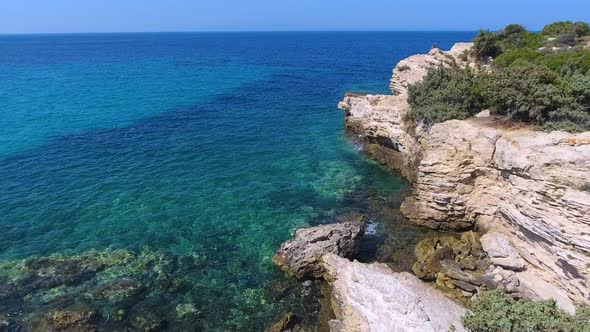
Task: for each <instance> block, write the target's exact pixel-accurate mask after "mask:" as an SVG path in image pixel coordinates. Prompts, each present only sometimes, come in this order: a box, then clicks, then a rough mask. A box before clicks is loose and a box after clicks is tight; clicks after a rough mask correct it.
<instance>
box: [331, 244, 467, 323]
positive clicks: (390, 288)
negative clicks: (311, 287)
mask: <svg viewBox="0 0 590 332" xmlns="http://www.w3.org/2000/svg"><path fill="white" fill-rule="evenodd" d="M323 264H324V267H325V269H326V274H325V279H326V280H327V281H328V283H329V284H330V288H331V291H332V296H331V301H332V308H333V309H334V313H335V315H336V319H334V320H331V321H330V329H331V331H332V332H365V331H374V332H388V331H392V332H394V331H425V332H428V331H450V330H452V328H454V329H455V330H456V331H465V329H464V328H463V325H462V323H461V317H462V316H463V315H464V314H465V313H466V310H465V309H464V308H463V307H461V306H460V305H459V304H457V303H455V302H453V301H451V300H450V299H448V298H447V297H445V296H444V295H443V294H442V293H441V292H440V291H437V290H436V289H434V288H432V287H429V286H428V285H427V284H425V283H423V282H421V281H420V280H419V279H418V278H416V277H415V276H413V275H411V274H409V273H406V272H401V273H394V272H392V271H391V269H389V268H388V267H387V266H386V265H385V264H379V263H373V264H363V263H359V262H356V261H355V262H351V261H349V260H348V259H345V258H341V257H338V256H336V255H333V254H328V255H325V256H324V257H323Z"/></svg>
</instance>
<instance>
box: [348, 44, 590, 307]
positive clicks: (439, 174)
mask: <svg viewBox="0 0 590 332" xmlns="http://www.w3.org/2000/svg"><path fill="white" fill-rule="evenodd" d="M470 47H471V45H470V44H469V43H462V44H457V45H455V46H454V47H453V48H452V49H451V50H450V51H448V52H443V51H441V50H439V49H433V50H431V51H430V53H429V54H427V55H415V56H412V57H410V58H408V59H406V60H403V61H401V62H400V63H399V64H398V65H397V66H396V69H395V70H394V75H393V78H392V80H391V85H390V86H391V89H392V92H393V93H394V95H358V94H347V95H346V96H345V98H344V100H343V101H342V102H341V103H340V104H339V107H340V108H341V109H343V110H344V111H345V112H346V116H345V122H346V126H347V127H348V128H349V130H351V131H352V132H355V133H358V134H360V135H362V136H363V137H364V139H365V141H366V147H367V152H368V153H369V154H370V155H371V156H373V157H374V158H375V159H377V160H379V161H380V162H382V163H384V164H386V165H389V166H390V167H392V168H394V169H396V170H398V171H400V172H401V174H402V175H403V176H405V177H406V178H407V179H408V180H409V181H410V182H412V184H413V190H412V193H411V195H410V196H409V197H407V199H406V200H405V202H404V203H403V205H402V212H403V213H404V215H405V216H406V217H407V218H408V219H410V220H411V221H413V222H416V223H418V224H422V225H425V226H428V227H432V228H435V229H449V230H466V229H471V228H474V227H477V228H479V229H481V230H484V231H487V232H494V233H495V234H500V235H502V236H504V237H505V238H506V239H508V241H509V242H510V244H511V245H512V246H514V248H516V250H517V251H518V254H519V255H520V256H521V257H522V258H523V259H524V261H525V264H524V266H523V267H522V268H519V269H516V270H517V271H516V275H517V276H518V279H519V283H520V284H522V285H523V286H526V287H525V288H526V289H527V290H528V291H527V292H526V294H525V295H526V296H527V297H530V298H554V299H556V300H557V301H558V303H559V304H560V305H561V306H562V307H563V308H565V309H567V310H569V311H572V310H573V305H572V302H579V303H584V302H585V303H590V292H589V285H590V284H589V283H590V132H584V133H578V134H570V133H566V132H551V133H548V132H540V131H535V130H533V129H531V128H518V129H514V128H504V127H500V126H498V125H497V123H496V122H494V121H493V119H492V118H490V117H489V116H486V115H485V112H484V113H482V116H480V117H476V118H473V119H467V120H452V121H447V122H443V123H439V124H436V125H434V126H432V127H431V128H424V127H422V126H420V125H417V126H416V125H415V124H412V123H408V122H407V121H405V115H406V113H407V112H408V110H409V105H408V102H407V91H408V90H407V88H408V85H410V84H412V83H415V82H418V81H420V80H421V79H422V78H423V77H424V75H425V74H426V72H427V71H428V69H429V68H431V67H433V66H438V65H443V66H450V65H457V66H463V67H465V66H471V67H473V66H474V63H473V62H472V61H470V59H469V57H468V56H467V53H466V50H468V49H469V48H470ZM488 255H490V253H488Z"/></svg>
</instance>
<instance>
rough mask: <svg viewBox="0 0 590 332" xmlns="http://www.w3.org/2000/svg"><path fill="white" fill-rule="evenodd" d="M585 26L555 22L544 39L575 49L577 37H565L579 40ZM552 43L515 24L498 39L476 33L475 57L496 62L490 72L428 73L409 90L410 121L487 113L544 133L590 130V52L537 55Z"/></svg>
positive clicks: (430, 121) (564, 50)
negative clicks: (570, 44)
mask: <svg viewBox="0 0 590 332" xmlns="http://www.w3.org/2000/svg"><path fill="white" fill-rule="evenodd" d="M586 26H587V24H583V23H582V22H578V23H571V22H569V23H568V22H565V23H564V22H557V23H555V24H554V25H549V26H547V27H546V30H547V31H548V32H546V33H550V34H558V35H559V36H561V38H565V39H563V41H562V42H572V40H573V42H574V43H575V42H576V38H575V36H573V37H572V36H569V37H567V36H565V37H564V31H565V32H568V31H569V32H568V33H571V31H578V32H576V33H582V34H583V33H585V32H584V31H585V27H586ZM574 28H575V29H577V30H574ZM566 37H567V38H566ZM568 38H569V39H568ZM568 40H569V41H568ZM555 42H556V41H554V40H549V39H546V37H545V36H543V35H541V34H538V33H530V32H527V31H526V29H525V28H524V27H523V26H521V25H516V24H511V25H508V26H507V27H506V28H504V29H503V30H502V31H500V32H499V33H497V34H495V33H491V32H489V31H488V32H486V31H480V33H479V35H478V36H477V37H476V38H475V40H474V48H473V52H474V53H475V54H476V55H477V56H478V58H480V59H482V60H484V61H485V62H486V63H487V60H489V58H490V57H492V58H493V57H494V56H495V58H494V59H493V61H492V62H491V66H486V67H487V68H486V69H481V70H478V71H477V73H476V72H473V71H471V70H469V69H460V68H455V67H453V68H442V67H439V68H433V69H431V70H430V71H429V72H428V74H427V75H426V77H425V78H424V80H423V81H422V82H419V83H417V84H415V85H412V86H410V88H409V97H408V101H409V103H410V105H411V111H410V112H409V116H410V118H413V119H414V120H417V121H421V122H423V123H425V124H427V125H431V124H434V123H437V122H442V121H446V120H450V119H465V118H467V117H469V116H472V115H473V114H475V113H477V112H479V111H481V110H482V109H485V108H490V110H491V113H492V114H493V115H496V116H500V117H502V118H504V119H505V120H507V121H512V122H522V123H527V124H532V125H535V126H539V127H541V128H543V129H546V130H566V131H583V130H590V50H589V49H587V48H584V47H583V45H577V46H575V47H573V48H561V49H559V50H558V51H552V49H551V47H545V48H542V49H541V46H542V45H545V44H544V43H550V45H555V44H554V43H555ZM557 42H559V41H557ZM500 53H501V54H500ZM498 54H499V55H498Z"/></svg>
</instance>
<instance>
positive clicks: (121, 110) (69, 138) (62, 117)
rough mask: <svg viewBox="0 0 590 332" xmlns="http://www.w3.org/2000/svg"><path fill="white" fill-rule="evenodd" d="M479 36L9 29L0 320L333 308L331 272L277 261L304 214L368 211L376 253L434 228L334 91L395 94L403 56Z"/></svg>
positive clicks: (142, 319)
mask: <svg viewBox="0 0 590 332" xmlns="http://www.w3.org/2000/svg"><path fill="white" fill-rule="evenodd" d="M474 36H475V33H474V32H449V31H445V32H248V33H246V32H244V33H117V34H47V35H42V34H40V35H0V322H1V323H2V324H3V326H4V327H5V328H7V329H8V330H9V331H10V330H15V331H16V330H19V329H20V330H27V329H42V328H43V327H47V326H49V325H51V324H57V323H59V322H56V313H59V312H64V311H68V310H69V311H70V312H83V313H85V314H86V315H87V316H85V317H87V318H88V317H90V319H88V320H87V323H88V324H94V325H93V326H95V327H97V328H99V329H102V330H112V331H125V330H145V331H147V330H171V331H180V330H182V331H263V330H264V329H265V328H267V327H268V326H270V325H272V324H273V323H274V322H276V321H277V320H279V319H281V317H283V316H284V315H285V314H286V313H288V312H295V313H296V314H298V315H299V316H300V317H302V319H303V320H304V321H305V322H307V323H308V324H309V325H310V326H311V325H313V324H319V323H318V321H319V320H320V319H318V318H317V317H319V316H321V315H322V312H324V313H323V314H324V315H325V316H326V317H327V316H329V313H327V314H326V313H325V309H322V307H323V305H322V303H323V302H325V300H326V299H325V297H326V296H325V295H322V291H321V288H322V287H323V286H321V283H320V282H319V281H314V282H312V286H311V289H308V288H309V287H310V286H309V283H305V285H302V281H301V280H296V279H294V278H291V277H289V276H287V275H286V274H285V273H284V272H282V271H280V270H279V269H277V268H276V267H275V266H274V265H273V263H272V257H273V255H274V253H275V251H276V250H277V249H278V247H279V246H280V244H281V243H282V242H283V241H285V240H287V239H289V238H290V237H291V236H292V235H293V232H294V230H296V229H298V228H302V227H309V226H314V225H318V224H324V223H330V222H334V221H337V220H339V218H342V216H346V215H350V214H354V213H361V214H364V215H367V216H368V218H369V220H370V223H371V225H370V226H371V227H369V230H370V232H369V234H368V236H367V237H368V240H366V241H365V242H364V245H363V248H362V249H363V253H362V257H361V259H362V260H365V261H373V260H386V261H387V257H388V256H387V253H391V254H390V256H389V257H393V258H391V261H392V262H394V261H395V260H396V258H395V257H397V256H395V255H394V253H395V252H407V250H408V248H410V247H411V245H412V244H413V243H414V242H416V241H417V240H418V239H420V237H421V236H424V234H426V233H427V232H428V231H426V230H423V229H421V228H419V227H416V226H412V225H410V224H408V223H406V222H405V221H404V220H403V217H401V216H400V215H399V211H398V208H399V203H400V202H401V200H402V198H403V195H404V193H405V192H406V191H407V190H408V185H407V183H406V181H405V180H404V179H403V178H401V176H400V175H399V174H397V173H395V172H393V171H391V170H389V169H387V168H385V167H383V166H382V165H379V164H378V163H376V162H374V161H372V160H370V159H369V158H367V157H366V156H365V155H364V154H363V151H362V144H359V143H358V141H359V140H358V137H355V136H354V135H350V134H348V133H346V131H345V129H344V122H343V119H344V114H343V112H342V111H341V110H338V109H337V104H338V101H339V100H341V99H342V97H343V95H344V93H345V92H351V91H352V92H367V93H380V94H389V93H391V92H390V91H389V88H388V85H389V79H390V77H391V72H392V69H393V67H394V66H395V64H396V63H397V62H398V61H399V60H401V59H403V58H405V57H407V56H410V55H412V54H415V53H425V52H428V50H429V49H430V48H431V46H432V45H437V46H438V47H441V48H443V49H448V48H450V47H451V46H452V45H453V43H455V42H460V41H469V40H471V39H472V38H473V37H474ZM383 248H387V250H384V249H383ZM404 250H405V251H404ZM404 255H405V254H404ZM379 257H381V258H382V259H379ZM398 258H399V257H398ZM399 266H401V267H400V269H402V270H403V269H404V265H403V264H400V265H399ZM405 268H406V269H407V267H405ZM310 293H312V295H310ZM324 307H325V305H324ZM0 330H2V327H0Z"/></svg>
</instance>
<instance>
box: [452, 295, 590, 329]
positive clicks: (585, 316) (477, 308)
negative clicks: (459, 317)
mask: <svg viewBox="0 0 590 332" xmlns="http://www.w3.org/2000/svg"><path fill="white" fill-rule="evenodd" d="M470 309H471V313H468V314H467V315H465V317H463V325H464V326H465V328H466V329H467V330H469V331H472V332H511V331H518V332H521V331H522V332H526V331H529V332H535V331H546V332H552V331H555V332H557V331H570V332H582V331H588V324H590V310H589V309H588V308H587V307H580V308H578V310H577V312H576V315H575V316H570V315H568V314H567V313H565V312H564V311H562V310H561V309H559V308H558V307H557V305H556V304H555V301H541V302H531V301H524V300H514V299H512V298H511V297H509V296H508V295H506V294H504V293H503V292H501V291H498V290H495V291H491V292H483V293H481V294H480V295H479V296H478V298H477V299H475V300H474V301H473V302H472V304H471V308H470Z"/></svg>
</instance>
